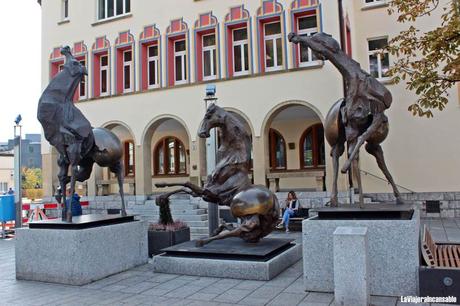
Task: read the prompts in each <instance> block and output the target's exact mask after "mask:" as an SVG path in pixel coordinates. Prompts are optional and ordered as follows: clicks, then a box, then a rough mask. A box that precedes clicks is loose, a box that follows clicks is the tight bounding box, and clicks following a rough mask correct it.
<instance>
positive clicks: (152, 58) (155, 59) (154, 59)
mask: <svg viewBox="0 0 460 306" xmlns="http://www.w3.org/2000/svg"><path fill="white" fill-rule="evenodd" d="M153 47H156V48H157V55H156V56H149V54H150V52H149V49H150V48H153ZM159 58H160V49H159V47H158V45H150V46H148V47H147V88H148V89H153V88H159V87H160V80H159V79H158V75H159V73H158V70H159V66H158V63H159ZM150 62H155V81H156V83H155V84H152V85H150Z"/></svg>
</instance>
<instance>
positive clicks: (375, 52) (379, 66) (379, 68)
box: [367, 36, 390, 81]
mask: <svg viewBox="0 0 460 306" xmlns="http://www.w3.org/2000/svg"><path fill="white" fill-rule="evenodd" d="M380 39H386V40H387V44H388V37H387V36H381V37H373V38H368V39H367V61H368V68H369V70H368V71H369V73H371V62H370V60H369V57H370V56H371V55H377V72H378V78H377V79H378V80H381V81H382V80H383V81H385V80H389V79H390V77H386V76H383V71H382V54H381V53H380V50H373V51H370V50H369V42H370V41H373V40H380ZM384 53H385V54H388V62H390V61H389V59H390V54H389V53H388V52H387V51H385V52H384Z"/></svg>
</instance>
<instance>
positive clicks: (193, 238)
mask: <svg viewBox="0 0 460 306" xmlns="http://www.w3.org/2000/svg"><path fill="white" fill-rule="evenodd" d="M208 237H209V236H208V235H203V234H194V235H192V234H191V233H190V240H191V241H193V240H198V239H201V238H208Z"/></svg>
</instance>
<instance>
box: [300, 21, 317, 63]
mask: <svg viewBox="0 0 460 306" xmlns="http://www.w3.org/2000/svg"><path fill="white" fill-rule="evenodd" d="M311 16H313V15H307V16H301V17H299V18H297V34H298V35H299V36H302V35H307V36H312V35H313V34H316V33H318V25H317V26H316V27H315V28H308V29H302V30H301V29H300V19H302V18H308V17H311ZM314 16H316V18H318V15H316V14H315V15H314ZM316 22H317V23H318V19H317V20H316ZM297 49H298V50H297V54H298V57H299V67H310V66H314V65H318V64H319V63H320V62H321V61H320V60H313V52H312V50H311V49H310V48H308V61H307V62H302V48H301V47H300V45H299V47H298V48H297Z"/></svg>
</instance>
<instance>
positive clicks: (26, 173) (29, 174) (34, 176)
mask: <svg viewBox="0 0 460 306" xmlns="http://www.w3.org/2000/svg"><path fill="white" fill-rule="evenodd" d="M42 185H43V178H42V170H41V169H39V168H23V169H22V188H23V189H36V188H41V186H42Z"/></svg>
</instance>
